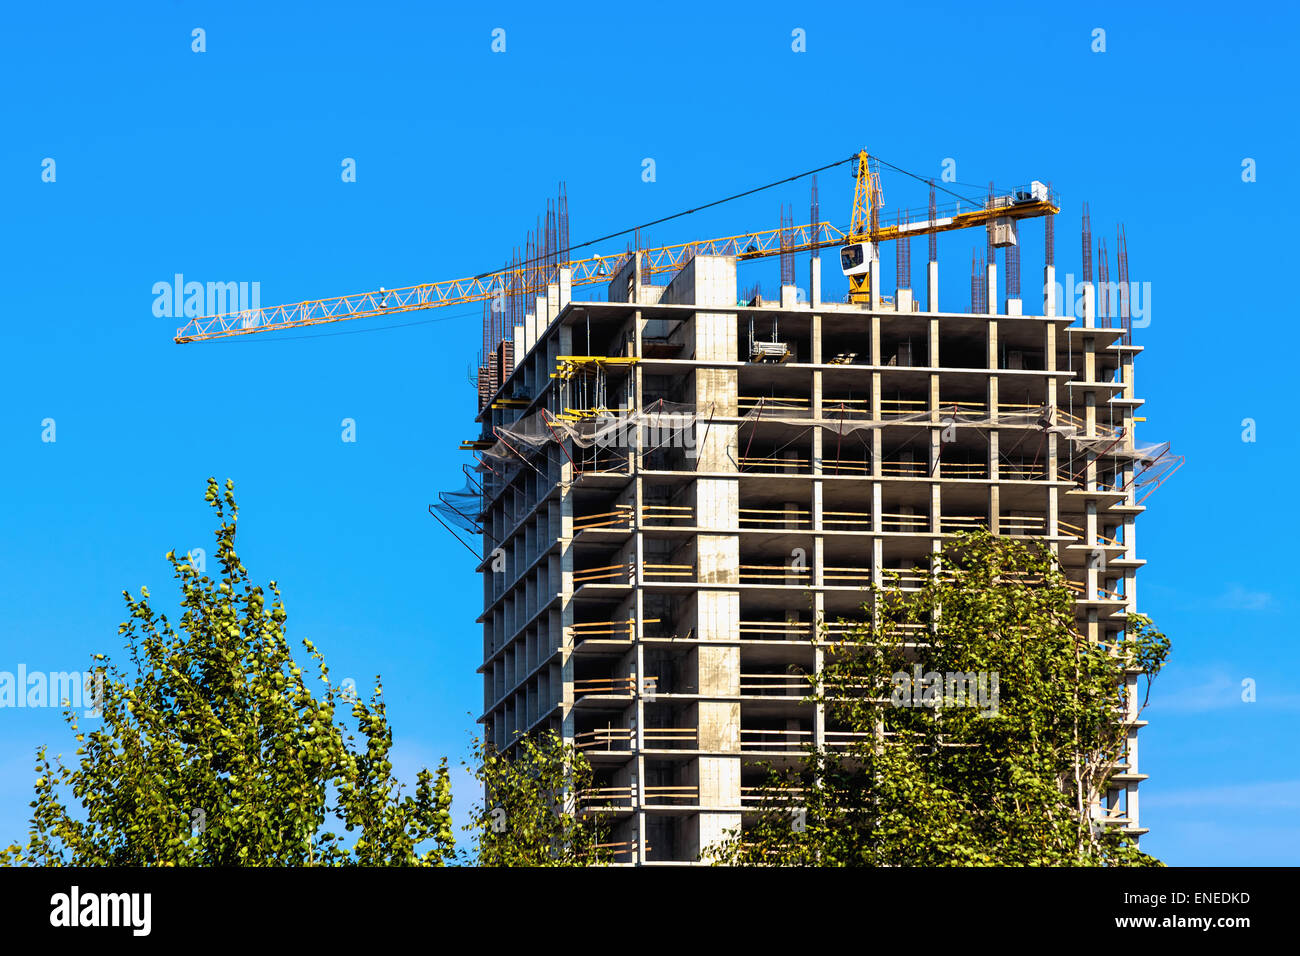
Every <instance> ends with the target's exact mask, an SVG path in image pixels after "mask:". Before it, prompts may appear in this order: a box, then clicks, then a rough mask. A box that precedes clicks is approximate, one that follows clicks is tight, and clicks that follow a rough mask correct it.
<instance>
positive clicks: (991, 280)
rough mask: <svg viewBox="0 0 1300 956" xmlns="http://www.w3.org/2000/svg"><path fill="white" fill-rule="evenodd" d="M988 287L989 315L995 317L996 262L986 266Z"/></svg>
mask: <svg viewBox="0 0 1300 956" xmlns="http://www.w3.org/2000/svg"><path fill="white" fill-rule="evenodd" d="M985 269H987V274H988V286H989V304H988V310H989V315H997V311H998V264H997V262H996V261H994V262H990V263H989V264H988V265H987V266H985Z"/></svg>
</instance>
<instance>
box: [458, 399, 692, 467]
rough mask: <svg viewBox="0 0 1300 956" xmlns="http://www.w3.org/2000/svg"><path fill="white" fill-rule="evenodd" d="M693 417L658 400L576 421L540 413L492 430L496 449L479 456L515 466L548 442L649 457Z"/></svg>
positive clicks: (689, 407)
mask: <svg viewBox="0 0 1300 956" xmlns="http://www.w3.org/2000/svg"><path fill="white" fill-rule="evenodd" d="M698 417H699V416H698V415H697V412H696V408H695V406H694V405H681V404H678V403H676V402H667V401H663V400H659V401H656V402H654V403H652V404H650V405H648V406H646V407H645V408H643V409H601V410H599V411H598V412H595V413H594V414H588V415H585V416H584V417H582V418H580V419H576V418H574V417H571V416H559V415H556V414H555V413H554V412H551V411H548V410H546V409H542V410H540V411H537V412H534V413H533V414H531V415H526V416H524V417H523V418H521V419H519V421H517V422H513V423H512V424H509V425H498V426H497V427H496V428H495V429H493V433H494V434H495V435H496V438H497V441H496V444H494V445H493V446H492V447H491V448H488V449H486V450H485V451H483V453H482V455H483V457H484V458H485V459H490V460H495V461H501V462H507V461H510V460H518V459H519V458H520V457H523V456H524V455H527V454H528V453H529V452H530V451H533V450H535V449H538V448H541V447H543V446H544V445H546V444H547V443H548V442H557V443H559V442H572V443H573V445H574V446H575V447H577V448H584V449H586V448H617V449H623V450H637V451H648V450H650V449H653V448H656V447H658V446H659V445H661V444H664V443H665V441H666V440H667V439H668V438H669V437H670V436H672V435H674V434H677V433H680V432H682V431H683V430H685V429H688V428H693V427H694V426H695V422H696V421H697V420H698ZM705 417H706V418H707V417H708V413H707V412H706V413H705Z"/></svg>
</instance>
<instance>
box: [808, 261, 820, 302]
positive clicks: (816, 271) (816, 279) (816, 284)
mask: <svg viewBox="0 0 1300 956" xmlns="http://www.w3.org/2000/svg"><path fill="white" fill-rule="evenodd" d="M821 303H822V259H821V256H813V257H812V258H811V259H809V260H808V304H809V305H811V306H812V307H813V308H814V309H815V308H817V306H819V305H821Z"/></svg>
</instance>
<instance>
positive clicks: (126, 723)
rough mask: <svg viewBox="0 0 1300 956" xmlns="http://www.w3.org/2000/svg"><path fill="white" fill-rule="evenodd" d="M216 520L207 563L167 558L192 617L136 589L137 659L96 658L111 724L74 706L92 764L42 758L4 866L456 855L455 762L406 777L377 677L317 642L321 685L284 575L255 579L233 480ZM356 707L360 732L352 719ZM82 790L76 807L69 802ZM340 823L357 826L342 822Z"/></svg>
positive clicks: (131, 647) (212, 497)
mask: <svg viewBox="0 0 1300 956" xmlns="http://www.w3.org/2000/svg"><path fill="white" fill-rule="evenodd" d="M206 499H207V502H208V503H209V505H210V506H211V507H212V508H213V510H214V512H215V514H216V517H217V520H218V525H219V526H218V528H217V530H216V539H217V547H216V559H217V561H218V563H219V564H220V568H221V574H220V577H219V578H218V579H212V578H209V577H208V576H207V575H206V574H204V573H202V572H201V570H200V569H198V568H196V567H195V566H194V562H192V561H191V559H190V557H189V556H188V555H186V556H182V557H177V555H176V554H175V552H171V553H169V554H168V555H167V558H168V560H169V561H170V562H171V565H172V569H173V572H174V577H175V578H176V580H177V581H178V582H179V584H180V590H181V602H180V607H181V609H182V611H181V616H180V621H179V629H178V628H176V627H175V626H173V624H172V622H171V620H170V619H169V618H168V617H167V615H166V614H162V613H159V612H158V611H157V610H156V609H155V608H154V606H153V604H152V603H151V599H150V595H149V591H148V589H146V588H143V587H142V588H141V589H140V595H139V597H132V596H131V595H130V594H129V593H127V592H123V596H124V598H125V600H126V606H127V610H128V613H129V617H128V620H127V621H126V622H125V623H123V624H122V625H121V627H120V628H119V634H121V635H124V636H125V638H126V648H127V651H128V656H129V660H130V666H129V667H127V668H125V669H123V668H119V667H118V666H117V665H115V664H113V663H112V662H111V661H109V660H107V659H106V658H105V656H104V655H100V654H97V655H95V658H96V662H97V666H98V667H100V668H101V670H102V672H103V676H104V681H103V692H102V701H101V702H100V709H101V710H102V723H100V724H98V726H97V728H96V729H93V730H92V729H87V728H86V727H83V726H82V721H83V720H84V718H83V719H79V718H78V717H77V716H76V713H75V712H74V711H73V710H71V709H68V710H67V711H65V716H66V719H67V721H68V723H69V724H70V725H71V729H72V731H73V733H74V735H75V738H76V742H77V748H76V752H75V756H76V758H77V761H76V762H75V763H74V764H73V765H71V766H67V765H65V764H64V763H63V761H62V759H61V758H60V757H57V756H56V757H55V758H53V759H51V758H50V757H49V756H48V753H47V751H46V749H45V748H44V747H42V748H40V750H39V751H38V752H37V757H36V773H37V775H38V776H37V779H36V785H35V799H33V800H32V802H31V806H32V816H31V823H30V828H29V834H28V840H27V842H26V844H25V845H17V844H16V845H14V846H11V847H9V849H8V850H5V851H3V853H0V863H9V864H13V863H25V864H36V865H61V864H73V865H82V866H86V865H91V866H94V865H117V866H148V865H164V866H171V865H188V866H300V865H322V864H324V865H341V864H349V863H350V864H361V865H384V864H392V865H441V864H443V863H444V862H446V861H447V860H449V859H450V858H451V857H452V855H453V852H454V850H453V848H454V844H455V838H454V836H453V833H452V823H451V783H450V776H449V772H448V769H447V762H446V760H443V762H442V765H441V766H440V767H439V768H438V771H437V773H436V775H435V774H433V773H430V772H429V771H428V770H427V769H425V770H421V771H420V773H419V776H418V781H417V784H416V787H415V791H414V793H413V794H411V793H403V788H402V786H401V785H400V784H399V783H398V782H397V781H396V779H395V778H394V777H393V774H392V769H393V768H392V763H391V762H390V759H389V757H390V751H391V749H392V730H391V728H390V727H389V724H388V718H387V713H386V710H385V707H384V701H383V692H382V687H381V686H380V684H379V681H378V679H376V683H375V687H374V691H373V693H372V695H371V697H370V699H369V701H368V702H367V701H363V700H361V699H359V698H356V697H355V695H353V694H351V693H349V692H347V691H345V690H343V689H341V688H339V687H336V686H335V685H334V684H333V683H331V681H330V678H329V670H328V668H327V667H326V666H325V660H324V657H323V656H322V654H321V652H320V651H319V650H317V648H316V647H315V646H314V645H313V644H312V643H311V641H306V640H305V641H303V642H302V646H303V648H304V649H305V650H306V651H307V653H308V655H309V657H310V660H311V662H312V664H311V666H312V667H313V668H314V669H315V671H316V676H317V679H318V682H319V687H318V689H317V692H315V693H313V690H312V688H311V687H310V686H309V685H308V682H307V679H306V678H305V677H304V674H303V669H302V668H301V667H300V666H299V664H298V663H297V662H295V660H294V658H293V654H292V653H291V650H290V647H289V643H288V640H287V639H286V636H285V621H286V614H285V610H284V605H283V603H282V601H281V599H280V592H279V590H278V588H277V587H276V584H275V582H274V581H272V582H270V584H269V592H270V595H269V602H268V594H267V590H265V589H263V588H262V587H261V586H260V585H256V584H253V583H251V581H250V579H249V576H248V572H247V570H246V569H245V567H244V565H243V564H242V563H241V561H240V558H239V556H238V554H237V553H236V551H235V524H236V518H237V515H238V508H237V506H236V504H235V498H234V489H233V484H232V483H231V482H230V481H227V482H226V484H225V489H224V492H222V491H221V490H220V489H219V487H218V484H217V481H216V479H209V481H208V488H207V494H206ZM340 708H343V709H345V710H348V711H350V713H351V715H352V717H353V718H354V719H355V721H356V726H357V734H359V735H360V737H359V739H358V737H357V736H355V735H354V734H353V733H352V732H351V731H350V730H349V729H348V728H347V726H346V725H345V724H344V723H343V722H342V721H341V720H338V719H336V715H337V713H338V711H339V710H340ZM68 792H70V794H71V796H72V797H73V798H75V800H74V805H73V807H72V808H70V807H69V806H68V805H67V804H66V803H65V802H64V800H65V796H66V794H67V793H68ZM335 824H341V826H342V828H343V829H344V830H346V831H348V832H349V833H351V834H352V838H351V839H350V840H349V839H348V838H347V837H344V836H342V835H341V834H336V833H334V832H332V830H331V829H330V828H331V826H333V825H335Z"/></svg>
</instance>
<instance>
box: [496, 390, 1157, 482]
mask: <svg viewBox="0 0 1300 956" xmlns="http://www.w3.org/2000/svg"><path fill="white" fill-rule="evenodd" d="M715 416H716V417H717V418H718V419H721V420H724V421H726V420H734V419H735V418H738V419H739V422H740V424H741V425H745V424H757V423H759V422H766V423H769V424H779V425H789V426H793V427H801V428H822V429H825V430H826V431H828V432H832V433H834V434H836V435H839V436H845V435H850V434H853V433H854V432H857V431H863V430H870V429H876V428H885V427H887V426H891V425H908V424H915V425H918V426H931V425H938V426H940V427H943V426H949V425H966V426H976V427H985V428H1016V427H1020V428H1036V429H1039V430H1041V431H1042V432H1043V433H1044V434H1048V435H1058V436H1060V437H1061V438H1063V439H1064V440H1065V441H1067V442H1069V443H1070V444H1071V445H1072V446H1074V448H1075V449H1076V450H1077V451H1080V452H1092V453H1094V454H1097V455H1112V456H1115V457H1118V458H1126V459H1131V460H1133V461H1134V462H1136V463H1138V464H1139V465H1143V464H1150V463H1152V462H1155V461H1158V460H1160V459H1161V458H1162V457H1164V456H1165V455H1166V454H1167V453H1168V452H1169V443H1168V442H1159V443H1155V444H1146V445H1136V446H1134V445H1130V444H1129V443H1128V442H1127V441H1125V439H1124V435H1123V434H1122V432H1121V431H1120V430H1118V429H1112V428H1108V427H1106V426H1103V425H1097V426H1096V427H1095V428H1094V432H1095V434H1093V435H1086V434H1084V431H1085V429H1084V428H1083V427H1082V423H1081V422H1080V421H1079V420H1078V419H1073V418H1072V417H1071V416H1070V415H1069V414H1068V413H1065V412H1062V411H1061V410H1060V409H1058V408H1056V407H1055V406H1052V405H1039V406H1034V407H1030V408H1024V409H1014V410H1007V411H998V412H989V411H988V410H986V409H982V408H970V407H963V406H961V405H955V406H949V407H946V408H945V407H940V409H939V410H938V412H937V413H932V412H930V411H917V412H899V413H897V414H890V413H885V414H884V415H882V416H881V417H873V416H872V413H871V411H870V410H869V409H866V408H860V407H849V406H846V405H838V406H837V405H835V404H833V403H832V402H828V403H826V405H825V406H824V407H823V408H822V410H821V412H820V413H819V414H814V413H813V411H812V410H811V409H807V408H798V407H794V406H790V405H785V404H781V403H780V401H779V400H776V401H774V402H773V403H772V404H767V403H766V401H759V402H758V403H757V404H756V406H755V407H754V408H752V409H750V410H748V411H746V412H745V414H743V415H740V416H724V415H722V414H721V412H720V411H719V410H718V409H717V407H716V406H715V405H709V406H706V407H704V408H701V409H697V408H696V406H694V405H684V404H679V403H676V402H668V401H663V400H660V401H656V402H654V403H653V404H651V405H649V406H647V407H646V408H644V409H632V410H629V409H602V410H600V411H599V412H597V413H594V414H588V415H586V416H584V417H582V418H580V419H579V418H576V417H573V416H558V415H556V414H555V413H553V412H551V411H548V410H546V409H542V410H539V411H537V412H534V413H532V414H531V415H526V416H525V417H523V418H521V419H520V420H519V421H517V422H513V423H512V424H509V425H498V426H497V427H496V428H495V429H494V430H493V431H494V434H495V436H496V438H497V441H496V443H495V444H494V445H492V447H490V448H488V449H486V450H484V451H483V452H482V453H481V454H482V456H483V458H484V459H485V460H486V461H485V466H486V465H490V464H491V462H493V461H495V462H502V463H505V462H512V461H513V462H517V461H518V460H519V459H521V458H523V457H525V456H527V455H528V454H529V453H530V452H531V451H534V450H537V449H540V448H542V447H543V446H545V445H546V444H547V443H549V442H555V443H562V442H572V443H573V445H574V446H575V447H576V448H582V449H590V448H597V447H603V448H613V449H621V450H624V451H628V450H631V451H648V450H652V449H654V448H657V447H660V446H661V445H663V444H665V443H666V442H667V439H668V438H669V437H670V436H672V435H674V434H676V433H680V432H682V431H683V430H685V429H690V428H693V427H695V425H696V423H697V422H698V421H700V420H701V419H703V420H706V421H708V420H712V419H713V418H714V417H715Z"/></svg>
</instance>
